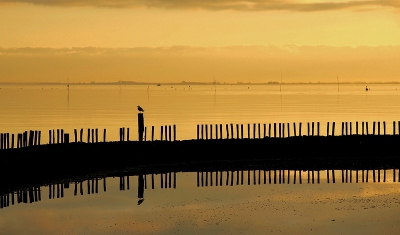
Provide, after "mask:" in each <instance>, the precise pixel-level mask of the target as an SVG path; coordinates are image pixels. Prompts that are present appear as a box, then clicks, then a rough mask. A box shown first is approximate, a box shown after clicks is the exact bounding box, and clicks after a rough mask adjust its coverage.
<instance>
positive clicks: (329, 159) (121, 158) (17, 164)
mask: <svg viewBox="0 0 400 235" xmlns="http://www.w3.org/2000/svg"><path fill="white" fill-rule="evenodd" d="M399 144H400V136H398V135H352V136H327V137H322V136H303V137H299V136H296V137H289V138H264V139H218V140H184V141H152V142H150V141H148V142H146V141H143V142H139V141H127V142H99V143H82V142H78V143H68V144H67V143H65V144H51V145H37V146H29V147H26V148H20V149H6V150H1V151H0V157H1V159H2V164H1V171H0V179H1V181H2V182H1V183H2V184H3V185H15V184H30V183H32V182H34V181H43V182H44V181H47V180H51V179H60V178H68V177H76V176H82V175H89V174H92V173H94V172H111V171H115V170H121V169H129V171H136V172H138V173H141V172H146V171H150V170H151V171H153V172H154V171H160V172H162V171H184V170H190V169H191V168H194V167H195V168H196V169H200V170H202V169H204V170H219V169H221V168H225V169H229V167H230V166H232V167H236V168H237V167H240V166H246V167H249V166H250V167H251V166H256V167H257V168H258V169H260V168H262V169H278V168H285V169H370V168H375V169H379V168H399V167H400V156H399V155H400V154H399Z"/></svg>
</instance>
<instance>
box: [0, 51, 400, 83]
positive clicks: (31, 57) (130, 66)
mask: <svg viewBox="0 0 400 235" xmlns="http://www.w3.org/2000/svg"><path fill="white" fill-rule="evenodd" d="M399 64H400V46H381V47H367V46H364V47H331V46H290V45H289V46H231V47H183V46H182V47H159V48H118V49H113V48H94V47H92V48H64V49H52V48H0V74H1V76H0V82H55V81H59V79H66V78H67V77H69V78H70V81H71V82H90V81H99V82H101V81H105V82H112V81H120V80H122V81H148V82H181V81H206V82H208V81H212V80H213V79H214V77H216V78H217V79H218V81H220V82H238V81H241V82H268V81H279V80H280V76H281V74H283V77H284V81H285V82H309V81H312V82H317V81H321V82H335V81H336V76H339V77H340V79H341V81H349V82H351V81H362V82H371V81H400V77H399V74H400V66H398V65H399Z"/></svg>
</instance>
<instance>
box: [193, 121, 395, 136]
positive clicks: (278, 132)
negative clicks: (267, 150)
mask: <svg viewBox="0 0 400 235" xmlns="http://www.w3.org/2000/svg"><path fill="white" fill-rule="evenodd" d="M335 125H336V123H335V122H332V123H330V122H327V125H326V136H334V135H335ZM354 126H355V128H354V130H355V133H354V134H356V135H360V134H361V135H369V134H372V135H376V134H377V135H381V122H372V132H369V125H368V122H360V123H359V122H355V125H354ZM213 127H215V128H213ZM235 127H236V128H235ZM360 127H361V130H360ZM397 127H398V132H397V135H399V133H400V121H398V125H397ZM290 128H291V124H290V123H269V124H268V125H267V124H265V123H264V124H261V123H253V124H252V125H251V124H247V135H246V133H245V125H244V124H233V123H230V124H225V128H224V126H223V124H215V125H214V124H201V125H200V124H199V125H197V139H223V138H224V136H225V138H226V139H244V138H248V139H251V138H253V139H257V138H259V139H260V138H264V137H271V138H272V137H273V138H285V137H290V136H291V135H293V136H302V123H301V122H300V123H298V125H296V123H293V133H292V132H291V131H290ZM285 129H286V130H285ZM341 130H342V132H341V135H353V123H352V122H342V129H341ZM382 130H383V135H386V122H382ZM393 135H396V121H393ZM306 136H320V122H307V133H306Z"/></svg>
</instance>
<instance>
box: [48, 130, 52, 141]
mask: <svg viewBox="0 0 400 235" xmlns="http://www.w3.org/2000/svg"><path fill="white" fill-rule="evenodd" d="M49 144H52V143H51V130H49Z"/></svg>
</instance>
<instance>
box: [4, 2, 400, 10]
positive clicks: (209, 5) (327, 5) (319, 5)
mask: <svg viewBox="0 0 400 235" xmlns="http://www.w3.org/2000/svg"><path fill="white" fill-rule="evenodd" d="M1 3H32V4H37V5H48V6H70V7H75V6H94V7H112V8H135V7H149V8H164V9H204V10H214V11H216V10H236V11H268V10H287V11H300V12H307V11H329V10H340V9H370V8H372V7H379V6H380V7H393V8H400V1H398V0H348V1H334V0H326V1H316V0H315V1H311V2H304V1H300V0H245V1H242V0H0V5H1Z"/></svg>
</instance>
